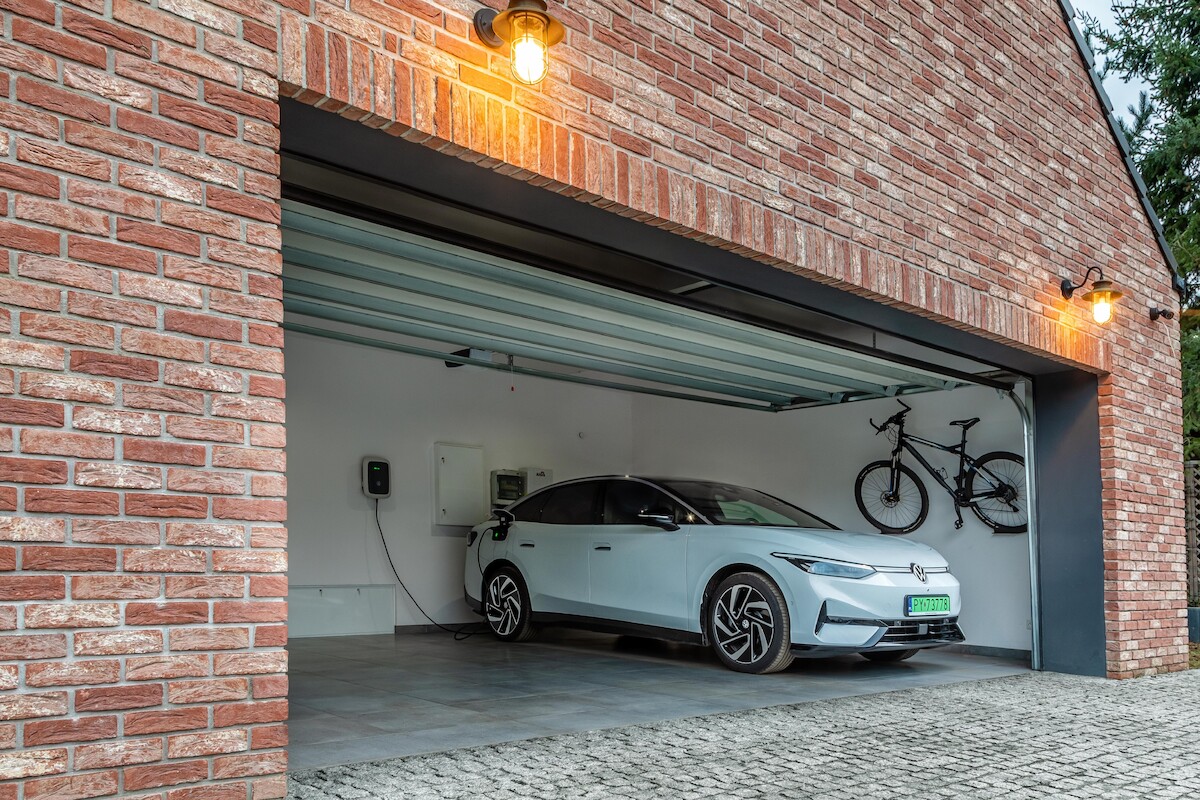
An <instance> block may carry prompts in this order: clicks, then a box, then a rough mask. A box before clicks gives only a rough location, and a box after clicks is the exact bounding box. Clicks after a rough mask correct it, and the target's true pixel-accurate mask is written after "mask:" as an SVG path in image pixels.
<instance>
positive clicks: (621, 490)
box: [604, 481, 685, 525]
mask: <svg viewBox="0 0 1200 800" xmlns="http://www.w3.org/2000/svg"><path fill="white" fill-rule="evenodd" d="M638 514H666V515H667V516H670V517H671V519H673V520H675V521H676V522H681V521H683V519H684V514H685V512H684V510H683V508H681V507H680V505H679V504H678V503H676V502H675V501H674V500H672V499H671V498H670V497H668V496H667V495H665V494H663V492H662V491H660V490H659V489H657V488H655V487H653V486H651V485H649V484H647V483H641V482H640V481H607V486H606V487H605V492H604V524H605V525H642V524H644V523H643V521H642V520H640V519H638Z"/></svg>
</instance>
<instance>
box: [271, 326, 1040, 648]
mask: <svg viewBox="0 0 1200 800" xmlns="http://www.w3.org/2000/svg"><path fill="white" fill-rule="evenodd" d="M286 352H287V382H288V384H287V385H288V401H287V402H288V423H287V425H288V482H289V497H288V504H289V530H290V545H289V552H290V564H291V583H292V585H293V586H314V585H342V584H349V585H366V584H390V583H393V582H394V579H393V578H392V576H391V572H390V569H389V568H388V565H387V561H386V560H385V558H384V553H383V548H382V546H381V545H380V542H379V534H378V532H377V531H376V529H375V520H374V516H373V513H374V505H373V501H371V500H368V499H367V498H366V497H364V496H363V495H362V492H361V490H360V478H359V465H360V461H361V458H362V457H363V456H364V455H376V456H383V457H385V458H387V459H389V460H390V461H391V464H392V492H393V493H392V496H391V497H390V498H388V499H386V500H383V501H381V503H380V514H381V519H382V523H383V528H384V531H385V532H386V534H387V536H388V546H389V548H390V549H391V552H392V556H393V558H394V559H395V561H396V566H397V568H398V569H399V570H400V574H401V577H402V578H404V580H405V583H406V584H407V586H408V588H409V589H410V590H411V591H412V592H413V594H414V595H415V596H416V597H417V599H418V600H419V601H420V602H421V604H422V605H423V606H424V607H425V610H426V611H427V612H429V613H430V614H431V615H432V616H433V617H434V618H435V619H437V620H438V621H439V622H444V623H462V622H468V621H475V620H477V619H478V618H477V617H475V616H474V615H473V614H471V613H470V612H469V610H468V609H467V607H466V606H465V604H464V603H463V602H462V549H463V545H464V541H463V534H464V532H465V529H462V528H441V527H437V526H434V525H433V524H432V499H431V497H432V492H433V470H432V448H433V444H434V443H435V442H439V441H445V442H456V443H461V444H478V445H482V446H483V447H484V452H485V464H486V469H487V470H491V469H499V468H511V467H523V466H541V467H550V468H552V469H554V471H555V479H556V480H564V479H568V478H574V477H582V476H586V475H594V474H611V473H627V472H633V473H642V474H673V475H680V476H685V477H711V478H716V479H721V480H728V481H730V482H734V483H741V484H745V485H750V486H755V487H758V488H761V489H763V490H764V491H767V492H770V493H772V494H776V495H778V496H780V497H783V498H785V499H789V500H793V501H795V502H797V503H798V504H800V505H803V506H806V507H808V508H810V509H811V510H812V511H813V512H814V513H817V514H818V515H820V516H822V517H825V518H826V519H828V520H829V521H830V522H832V523H834V524H835V525H838V526H840V527H844V528H849V529H855V528H857V529H865V527H866V525H865V521H864V520H863V518H862V517H861V515H860V514H859V512H858V509H857V507H856V506H855V503H854V497H853V486H854V478H855V476H856V475H857V473H858V470H859V469H860V468H861V467H862V466H863V465H864V464H866V463H867V462H869V461H872V460H876V459H879V458H884V457H886V456H887V454H888V448H889V445H888V443H887V441H886V440H885V439H884V437H882V436H880V437H876V436H874V431H873V430H872V429H871V428H870V427H869V426H868V425H867V418H868V417H870V416H875V418H876V419H877V420H878V419H880V418H881V417H886V416H888V415H890V414H891V413H892V412H893V410H894V409H895V408H897V406H896V404H895V401H891V400H881V401H871V402H866V403H855V404H850V405H846V406H832V407H826V408H818V409H808V410H803V411H793V412H785V413H782V414H766V413H762V412H755V411H743V410H738V409H729V408H723V407H720V406H713V405H708V404H700V403H694V402H686V401H679V400H669V399H663V398H656V397H650V396H646V395H634V394H629V393H624V392H616V391H611V390H605V389H597V388H592V387H587V386H581V385H574V384H569V383H563V382H556V381H547V380H540V379H536V378H525V377H522V376H517V377H516V391H515V392H513V391H510V390H509V386H510V380H509V377H508V376H507V375H505V374H503V373H501V372H497V371H494V370H485V369H476V368H471V367H462V368H458V369H447V368H446V367H445V366H443V364H442V363H441V362H438V361H432V360H429V359H422V358H416V357H412V356H406V355H403V354H399V353H393V352H388V351H384V350H379V349H373V348H368V347H362V346H358V345H352V344H346V343H342V342H336V341H331V340H327V339H319V338H315V337H311V336H305V335H302V334H296V333H289V334H288V339H287V351H286ZM906 402H908V403H909V404H910V405H912V406H913V407H914V411H913V413H912V414H910V415H909V428H908V429H909V430H910V431H911V432H913V433H916V434H918V435H924V436H928V437H930V438H933V439H935V440H938V441H950V440H952V439H953V438H954V436H955V434H956V433H957V429H952V428H949V427H948V426H946V424H945V423H946V422H947V421H948V420H951V419H957V418H960V417H967V416H980V417H982V418H983V421H982V422H981V423H980V424H979V425H977V426H976V427H975V428H973V429H972V430H971V445H970V450H971V452H972V453H974V454H977V455H978V454H982V453H983V452H986V451H988V450H996V449H1002V450H1013V451H1015V452H1022V431H1021V423H1020V419H1019V417H1018V415H1017V412H1016V410H1015V408H1014V407H1013V406H1012V404H1011V402H1010V401H1009V400H1007V399H1005V398H1002V397H999V396H998V395H997V394H996V393H995V392H993V391H991V390H985V389H960V390H958V391H955V392H950V393H931V394H924V395H915V396H912V397H910V398H907V399H906ZM580 434H582V438H581V437H580ZM935 455H937V454H935ZM934 463H935V464H944V465H945V466H947V468H948V469H949V470H950V471H951V472H953V468H954V465H952V464H950V463H949V462H948V461H947V460H945V459H942V460H935V461H934ZM926 486H927V487H928V488H930V502H931V510H930V515H929V519H928V520H927V521H926V523H925V524H924V525H923V526H922V528H921V529H920V530H919V531H917V532H916V533H914V534H910V536H911V537H912V538H914V539H917V540H919V541H923V542H926V543H928V544H930V545H932V546H933V547H935V548H937V549H938V550H940V551H941V552H942V553H943V554H944V555H945V556H946V557H947V558H948V559H949V560H950V563H951V565H952V568H953V570H954V572H955V574H956V575H957V576H958V578H959V580H960V581H961V582H962V584H963V596H964V604H965V611H964V614H963V620H962V621H963V625H964V628H965V629H966V631H967V635H968V640H969V642H970V643H972V644H976V645H982V646H988V647H1003V648H1013V649H1022V650H1027V649H1029V636H1030V634H1029V630H1028V627H1027V625H1028V620H1029V569H1028V539H1027V536H1026V535H1025V534H1021V535H1015V536H1000V535H993V534H992V533H991V532H990V529H988V528H987V527H985V526H984V525H983V524H982V523H981V522H979V521H978V520H977V519H976V518H975V517H974V515H972V514H970V513H969V512H968V513H967V516H966V520H967V522H966V526H965V527H964V528H963V529H962V530H961V531H955V530H954V528H953V524H952V523H953V509H952V507H951V503H950V499H949V497H948V496H947V495H946V494H945V493H944V492H942V491H941V490H940V488H937V487H936V485H935V484H933V482H932V480H926ZM297 608H298V607H297ZM331 618H332V619H336V618H337V615H336V614H334V615H331ZM395 622H396V624H398V625H416V624H424V622H425V620H424V619H423V618H422V617H421V616H420V615H419V614H418V613H417V612H416V610H415V609H414V608H413V607H412V604H411V602H410V601H409V600H408V599H407V598H406V597H404V596H403V594H402V593H401V592H397V601H396V619H395ZM292 624H293V628H294V629H295V631H296V632H297V633H300V632H302V631H303V630H304V626H303V622H302V621H301V620H299V619H294V620H293V622H292ZM346 632H349V631H346Z"/></svg>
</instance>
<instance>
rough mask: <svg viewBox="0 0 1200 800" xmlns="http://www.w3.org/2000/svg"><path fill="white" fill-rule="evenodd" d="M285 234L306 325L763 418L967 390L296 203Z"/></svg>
mask: <svg viewBox="0 0 1200 800" xmlns="http://www.w3.org/2000/svg"><path fill="white" fill-rule="evenodd" d="M283 226H284V230H285V234H284V248H283V252H284V261H285V266H284V308H285V310H286V311H287V312H288V313H289V319H293V318H294V317H296V316H297V315H299V316H303V317H305V318H307V319H308V320H309V321H310V323H309V324H308V325H307V327H308V328H309V329H311V328H312V327H313V325H314V324H319V321H322V320H323V321H327V322H330V323H336V324H339V325H342V326H353V327H354V328H356V329H358V333H359V335H360V336H362V335H364V332H370V331H376V332H379V334H381V335H392V336H402V337H411V338H415V339H419V340H422V341H426V342H437V343H443V344H445V345H448V346H454V347H459V348H467V347H473V348H480V349H483V350H490V351H493V352H496V353H500V354H502V355H504V356H512V357H513V360H514V364H516V363H517V360H518V359H520V360H525V361H527V362H542V363H549V364H557V365H561V366H563V367H565V368H570V369H573V370H579V371H585V372H587V373H589V374H592V375H595V376H598V377H601V378H606V379H610V380H609V382H610V383H614V385H621V384H622V382H629V385H630V388H637V387H639V386H646V385H657V386H661V387H664V388H669V389H671V390H673V391H679V392H683V393H685V395H686V396H690V394H691V393H695V395H696V397H695V399H710V398H712V397H719V398H731V399H736V400H738V401H740V402H744V403H746V404H748V405H750V406H752V407H757V408H762V409H763V410H768V411H774V410H780V409H785V408H794V407H798V406H810V405H823V404H829V403H842V402H847V401H851V400H860V399H868V398H875V397H889V396H898V395H903V394H909V393H913V392H919V391H929V390H941V389H953V388H955V387H957V386H960V385H965V382H964V381H963V380H962V379H961V377H958V376H955V377H948V376H946V375H942V374H939V373H938V372H937V371H936V370H934V369H922V368H919V367H913V366H909V365H906V364H905V365H901V364H895V363H893V362H890V361H888V360H887V359H884V358H880V357H876V356H872V355H866V354H862V353H858V352H854V351H850V350H845V349H841V348H838V347H836V346H831V345H829V344H826V343H823V342H814V341H809V340H806V339H803V338H800V337H798V336H791V335H788V334H784V333H780V332H777V331H771V330H767V329H764V328H759V327H755V326H753V325H749V324H746V323H742V322H738V321H736V320H729V319H725V318H722V317H718V316H715V315H712V314H706V313H704V312H700V311H696V310H693V309H689V308H684V307H681V306H678V305H674V304H671V303H669V302H665V301H662V300H656V299H653V298H647V297H642V296H639V295H636V294H632V293H629V292H623V291H620V290H617V289H613V288H610V287H605V286H601V285H598V284H595V283H590V282H588V281H584V280H579V279H576V278H572V277H568V276H564V275H560V274H557V273H553V272H549V271H546V270H542V269H538V268H535V267H531V266H529V265H526V264H521V263H518V262H515V261H510V260H506V259H502V258H498V257H494V256H490V255H486V254H482V253H479V252H476V251H471V250H467V249H464V248H461V247H457V246H454V245H450V244H446V243H443V242H439V241H436V240H433V239H429V238H425V237H421V236H417V235H414V234H409V233H405V232H402V231H398V230H395V229H391V228H386V227H383V226H379V225H376V224H373V223H369V222H365V221H362V220H359V219H356V218H353V217H348V216H345V215H341V214H337V213H334V212H330V211H326V210H323V209H317V208H314V207H311V206H305V205H301V204H298V203H294V202H285V204H284V213H283ZM368 338H369V337H368Z"/></svg>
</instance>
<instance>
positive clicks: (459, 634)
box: [375, 497, 482, 642]
mask: <svg viewBox="0 0 1200 800" xmlns="http://www.w3.org/2000/svg"><path fill="white" fill-rule="evenodd" d="M375 527H376V528H378V529H379V541H381V542H383V553H384V555H386V556H387V562H388V566H389V567H391V568H392V574H393V575H395V576H396V583H398V584H400V588H401V589H403V590H404V593H405V594H406V595H408V599H409V600H411V601H412V604H413V605H414V606H416V607H417V611H420V612H421V616H422V617H424V618H425V619H427V620H429V621H430V623H432V624H433V626H434V627H435V628H440V629H441V630H444V631H445V632H446V633H452V634H454V641H456V642H461V641H463V640H464V639H470V638H471V637H472V636H474V635H475V634H477V633H481V632H482V628H481V627H480V626H478V625H473V624H472V623H470V622H468V623H467V624H465V625H462V626H460V627H458V628H457V629H455V628H448V627H446V626H445V625H443V624H442V623H440V622H438V621H437V620H435V619H434V618H433V617H431V616H429V615H428V614H426V613H425V609H423V608H421V604H420V603H418V602H417V598H415V597H413V596H412V592H410V591H409V590H408V587H407V586H405V585H404V581H402V580H401V579H400V573H399V572H397V571H396V564H395V562H394V561H392V553H391V551H390V550H388V545H387V537H386V536H384V535H383V523H382V522H380V521H379V498H378V497H376V498H375ZM468 628H473V630H467V629H468Z"/></svg>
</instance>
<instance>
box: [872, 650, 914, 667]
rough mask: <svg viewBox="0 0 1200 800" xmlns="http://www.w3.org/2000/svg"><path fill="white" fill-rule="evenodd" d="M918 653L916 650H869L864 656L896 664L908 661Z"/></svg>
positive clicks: (884, 662)
mask: <svg viewBox="0 0 1200 800" xmlns="http://www.w3.org/2000/svg"><path fill="white" fill-rule="evenodd" d="M916 654H917V651H916V650H868V651H867V652H865V653H862V657H863V658H865V659H867V660H868V661H878V662H880V663H883V664H894V663H895V662H897V661H906V660H908V659H910V658H912V657H913V656H915V655H916Z"/></svg>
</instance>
